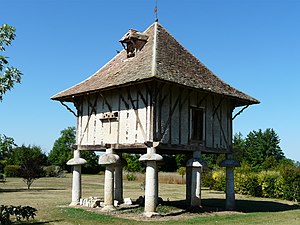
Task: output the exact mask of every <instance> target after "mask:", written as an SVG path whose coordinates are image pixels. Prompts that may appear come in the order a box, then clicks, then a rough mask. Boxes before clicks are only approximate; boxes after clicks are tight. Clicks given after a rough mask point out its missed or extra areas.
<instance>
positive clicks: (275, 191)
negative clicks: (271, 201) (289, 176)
mask: <svg viewBox="0 0 300 225" xmlns="http://www.w3.org/2000/svg"><path fill="white" fill-rule="evenodd" d="M280 180H281V176H280V173H279V172H276V171H262V172H260V173H259V174H258V181H259V185H260V186H261V190H262V197H266V198H279V197H281V196H282V195H283V193H282V186H281V181H280Z"/></svg>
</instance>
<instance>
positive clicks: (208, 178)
mask: <svg viewBox="0 0 300 225" xmlns="http://www.w3.org/2000/svg"><path fill="white" fill-rule="evenodd" d="M201 179H202V186H203V187H209V188H212V187H213V184H214V182H215V180H214V179H213V177H212V170H210V169H206V168H204V171H203V173H202V174H201Z"/></svg>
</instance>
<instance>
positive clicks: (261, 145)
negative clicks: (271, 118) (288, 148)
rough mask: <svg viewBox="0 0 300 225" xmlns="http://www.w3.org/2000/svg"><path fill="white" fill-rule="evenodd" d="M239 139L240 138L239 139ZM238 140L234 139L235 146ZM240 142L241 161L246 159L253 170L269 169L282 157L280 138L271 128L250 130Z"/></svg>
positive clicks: (277, 163)
mask: <svg viewBox="0 0 300 225" xmlns="http://www.w3.org/2000/svg"><path fill="white" fill-rule="evenodd" d="M239 141H241V140H239ZM237 142H238V141H236V146H237V145H238V144H237ZM240 143H242V145H240V146H241V149H240V153H239V154H240V155H241V156H242V157H243V161H246V162H247V163H248V164H249V165H250V166H251V168H253V170H256V171H260V170H262V169H270V168H273V167H275V166H277V165H279V163H280V161H281V160H282V159H284V158H285V157H284V154H283V151H282V150H281V148H280V146H279V144H280V138H279V136H278V134H277V133H276V132H275V131H274V130H273V129H270V128H268V129H266V130H265V131H262V130H261V129H259V130H258V131H252V132H250V133H249V134H248V135H247V137H246V138H245V140H244V143H243V142H242V141H241V142H240Z"/></svg>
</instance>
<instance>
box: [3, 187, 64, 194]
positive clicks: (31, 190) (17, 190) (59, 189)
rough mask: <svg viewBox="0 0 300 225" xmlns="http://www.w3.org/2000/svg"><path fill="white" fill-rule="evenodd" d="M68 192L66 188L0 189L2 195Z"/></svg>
mask: <svg viewBox="0 0 300 225" xmlns="http://www.w3.org/2000/svg"><path fill="white" fill-rule="evenodd" d="M62 190H66V189H65V188H30V189H27V188H15V189H14V188H9V189H5V188H0V193H1V192H40V191H62Z"/></svg>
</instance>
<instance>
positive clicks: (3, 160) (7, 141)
mask: <svg viewBox="0 0 300 225" xmlns="http://www.w3.org/2000/svg"><path fill="white" fill-rule="evenodd" d="M16 146H17V145H16V144H15V141H14V139H13V138H11V137H7V136H5V135H1V134H0V173H2V172H3V169H4V167H5V166H6V165H7V164H8V163H9V160H10V159H11V157H12V151H13V148H14V147H16Z"/></svg>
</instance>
